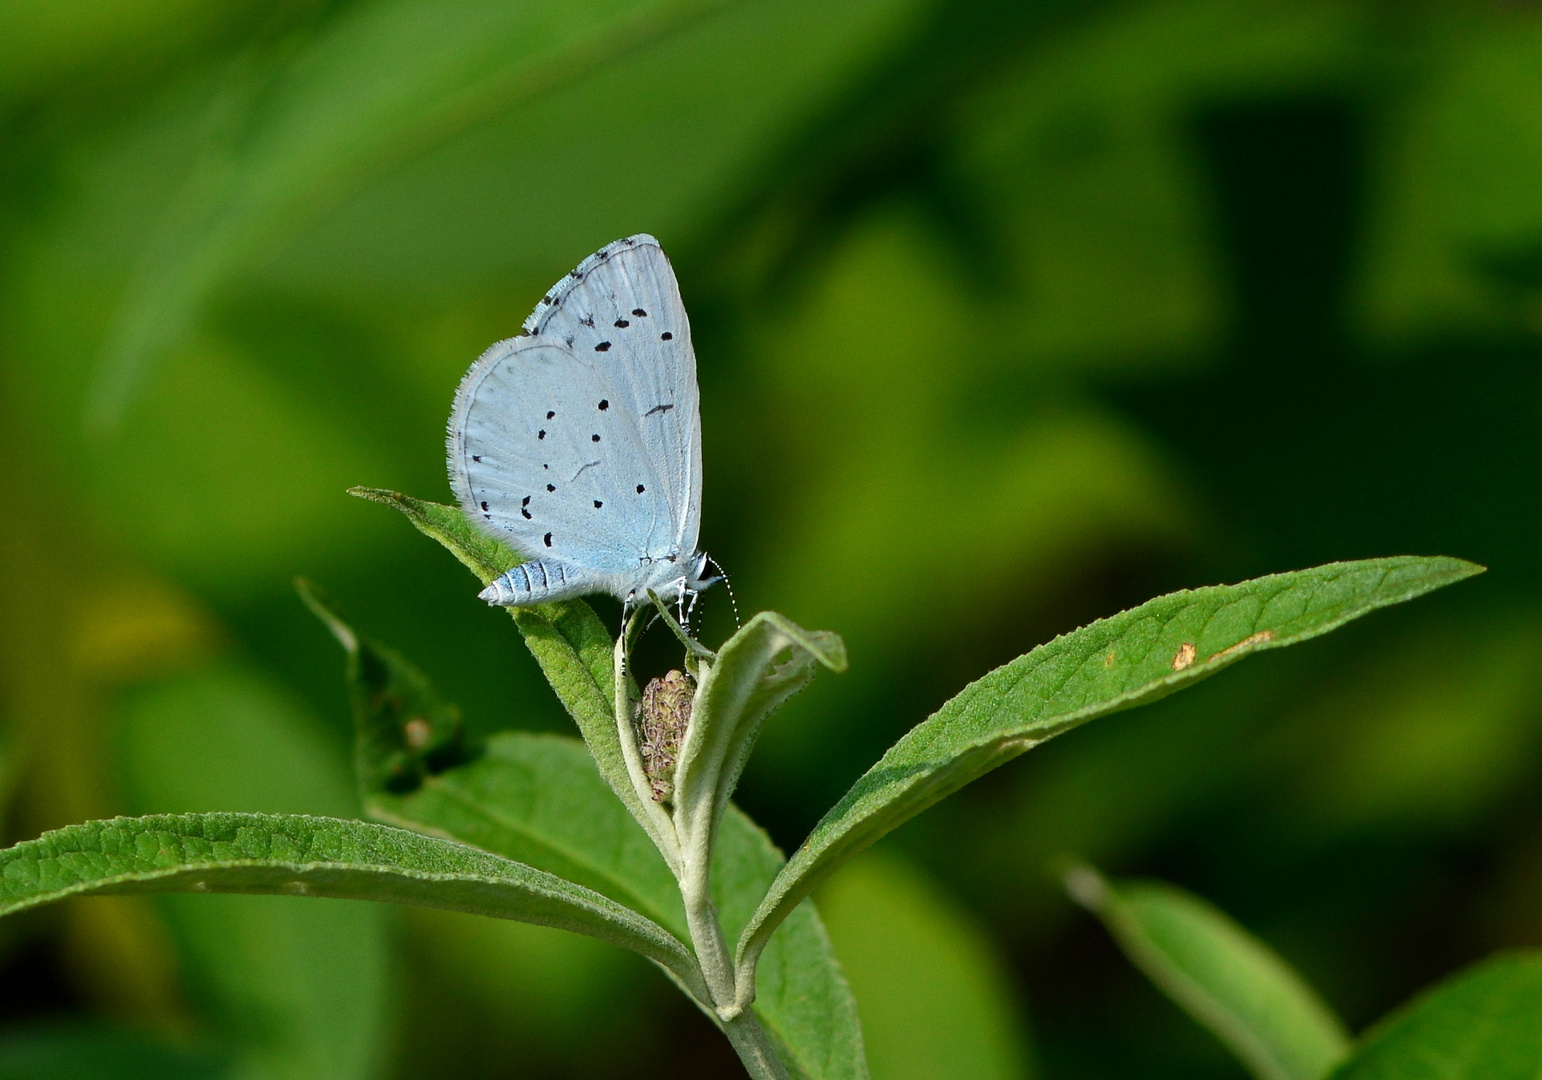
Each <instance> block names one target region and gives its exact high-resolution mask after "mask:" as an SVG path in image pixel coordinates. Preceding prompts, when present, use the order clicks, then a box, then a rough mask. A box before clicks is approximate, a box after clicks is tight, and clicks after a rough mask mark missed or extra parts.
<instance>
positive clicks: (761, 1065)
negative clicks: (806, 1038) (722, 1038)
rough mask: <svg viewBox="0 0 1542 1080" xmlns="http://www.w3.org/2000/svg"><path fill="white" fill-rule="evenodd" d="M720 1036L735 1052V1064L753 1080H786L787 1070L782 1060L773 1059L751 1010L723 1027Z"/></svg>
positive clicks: (769, 1046) (773, 1051)
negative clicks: (743, 1069)
mask: <svg viewBox="0 0 1542 1080" xmlns="http://www.w3.org/2000/svg"><path fill="white" fill-rule="evenodd" d="M723 1034H725V1035H727V1036H728V1041H729V1042H730V1043H732V1044H733V1048H734V1049H735V1050H736V1051H738V1054H739V1060H740V1061H742V1062H743V1063H744V1067H745V1069H746V1070H748V1072H749V1074H750V1076H751V1077H753V1078H754V1080H788V1076H787V1069H786V1067H785V1066H784V1065H783V1064H782V1059H781V1058H779V1057H777V1056H776V1049H775V1048H774V1047H773V1046H772V1045H771V1040H770V1038H768V1037H767V1035H766V1029H765V1028H763V1027H761V1026H760V1021H759V1020H757V1019H755V1011H754V1010H753V1009H745V1010H744V1011H743V1012H742V1013H740V1014H739V1015H738V1016H736V1017H734V1018H733V1019H732V1020H730V1021H728V1022H727V1023H726V1024H724V1025H723Z"/></svg>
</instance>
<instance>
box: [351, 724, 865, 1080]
mask: <svg viewBox="0 0 1542 1080" xmlns="http://www.w3.org/2000/svg"><path fill="white" fill-rule="evenodd" d="M369 810H370V812H371V813H372V814H374V815H375V816H377V817H380V818H381V819H382V820H386V821H391V822H394V823H397V824H401V825H405V826H407V827H409V828H414V829H419V830H423V831H426V832H431V833H434V834H436V835H440V836H448V837H451V838H453V839H456V840H460V841H462V842H464V843H467V844H474V845H476V846H477V847H480V848H483V849H486V850H488V851H493V852H497V853H498V854H500V855H505V856H508V857H511V858H516V859H518V860H519V861H521V862H525V863H529V864H531V865H533V866H538V867H540V868H542V869H544V870H547V871H550V872H552V873H556V874H560V875H561V876H562V877H564V878H567V879H569V880H572V881H576V882H580V883H582V884H583V885H586V886H588V887H589V888H591V889H594V890H595V891H596V892H598V893H601V894H603V895H605V896H608V897H610V898H611V899H613V900H615V901H617V902H618V903H622V904H625V905H626V906H627V907H629V908H633V909H635V910H636V911H639V912H642V913H644V914H645V915H647V916H648V917H649V918H650V919H652V920H653V921H654V922H656V923H658V924H660V925H661V926H664V927H666V928H668V929H669V930H671V931H673V932H674V933H676V934H677V935H683V934H686V933H687V929H686V921H685V911H684V907H683V906H682V904H681V901H680V892H679V888H678V886H677V885H676V884H675V880H674V878H673V876H672V875H671V874H670V872H669V869H668V867H667V866H665V864H664V861H663V859H662V857H661V856H660V855H659V853H658V852H657V851H656V850H655V849H654V847H653V845H652V844H651V843H650V842H649V840H648V837H647V834H646V833H644V832H643V830H642V829H641V828H640V827H639V826H638V824H637V823H636V822H635V821H633V820H632V819H631V818H630V817H628V816H627V814H626V812H625V811H624V810H623V809H622V807H621V806H620V805H619V804H618V803H617V802H616V801H615V800H614V799H613V798H612V797H611V795H610V793H609V792H608V791H607V790H606V788H605V785H604V783H603V781H602V780H601V779H600V777H599V776H598V775H597V774H596V772H595V769H594V764H593V762H591V761H590V759H589V757H588V755H587V754H585V752H584V748H583V746H582V745H581V744H580V743H578V742H577V741H576V740H573V739H569V738H564V737H561V736H556V735H531V734H526V733H522V732H502V733H500V734H498V735H495V736H493V737H492V738H491V739H489V740H488V743H487V747H486V750H485V752H484V753H483V754H482V756H480V757H479V758H477V759H476V760H475V761H473V762H470V763H469V764H467V765H464V766H462V767H460V768H455V769H450V770H448V771H446V772H443V773H440V774H438V775H435V776H430V777H429V778H427V779H426V780H425V781H424V783H423V785H422V786H421V787H420V788H418V789H417V790H415V791H413V792H411V793H408V794H401V795H394V794H391V793H390V792H377V793H376V794H375V795H374V796H373V797H372V798H371V800H370V802H369ZM782 862H783V857H782V855H781V853H780V852H778V851H777V850H776V848H775V847H774V846H773V845H772V844H771V842H770V840H769V839H768V838H767V837H766V835H765V833H763V832H762V831H761V830H760V829H759V828H758V827H757V826H756V825H755V824H754V823H753V822H752V821H750V819H749V818H747V817H745V816H744V814H743V813H741V812H740V811H739V810H738V809H737V808H734V807H730V808H729V810H728V813H727V814H726V816H725V817H724V820H723V824H722V828H721V834H720V836H719V840H718V844H717V848H716V851H715V852H714V861H713V890H714V897H713V898H714V902H715V903H716V905H717V908H718V911H719V913H720V914H721V915H722V917H723V919H724V922H725V924H726V926H727V928H728V930H729V931H730V932H735V931H737V930H738V929H739V928H740V927H741V926H743V924H744V923H745V921H746V920H748V918H749V916H750V914H751V913H752V912H753V911H754V910H755V905H756V904H757V903H758V902H759V900H760V898H761V897H762V896H763V895H764V894H765V890H766V886H767V885H768V884H769V883H770V882H771V880H772V878H774V877H775V876H776V872H777V870H778V869H779V868H780V866H781V865H782ZM755 1010H756V1014H757V1015H758V1016H759V1018H760V1021H761V1024H762V1025H763V1026H764V1027H765V1029H766V1030H767V1032H769V1033H770V1035H771V1037H772V1038H773V1039H775V1040H776V1042H777V1044H778V1047H779V1049H781V1050H782V1051H783V1060H784V1061H785V1062H787V1063H788V1064H789V1065H790V1066H791V1067H793V1068H795V1069H797V1070H798V1072H799V1073H800V1074H801V1075H802V1076H804V1077H807V1078H808V1080H861V1078H863V1077H865V1076H866V1075H867V1067H866V1063H865V1060H864V1058H863V1055H862V1036H861V1031H860V1028H859V1027H858V1023H857V1016H856V1006H855V1003H854V1002H853V1001H852V999H851V993H850V991H849V990H848V989H847V986H846V982H845V979H844V978H843V977H842V976H841V973H840V968H839V966H838V965H837V964H836V961H835V957H834V955H833V953H832V952H831V949H830V943H829V941H828V939H827V938H826V936H825V932H824V927H823V926H822V925H821V924H820V921H819V916H818V914H817V913H816V912H815V911H814V908H813V905H812V904H804V905H802V906H801V907H799V908H798V909H797V910H796V911H794V913H793V914H792V916H791V917H790V918H789V919H788V920H787V923H786V925H785V927H784V929H783V931H782V933H780V934H778V935H777V937H776V941H775V942H773V943H772V946H771V948H769V949H768V950H767V952H766V957H765V960H764V962H763V964H762V971H761V983H760V993H759V996H758V998H757V999H756V1003H755Z"/></svg>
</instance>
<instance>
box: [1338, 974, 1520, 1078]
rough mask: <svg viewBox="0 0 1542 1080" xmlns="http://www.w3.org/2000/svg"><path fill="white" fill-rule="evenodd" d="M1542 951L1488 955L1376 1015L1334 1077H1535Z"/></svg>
mask: <svg viewBox="0 0 1542 1080" xmlns="http://www.w3.org/2000/svg"><path fill="white" fill-rule="evenodd" d="M1539 1076H1542V952H1535V951H1531V952H1522V953H1513V954H1509V955H1501V956H1497V957H1494V958H1492V959H1490V960H1487V961H1485V962H1484V963H1481V964H1478V965H1477V966H1475V967H1472V968H1469V969H1468V970H1467V971H1465V972H1462V973H1461V974H1458V975H1456V976H1455V977H1453V978H1450V979H1447V980H1446V981H1445V982H1443V983H1441V984H1440V985H1438V986H1436V987H1435V988H1434V989H1432V990H1428V991H1426V992H1425V993H1424V994H1422V995H1420V996H1419V997H1418V998H1416V999H1415V1000H1414V1001H1413V1002H1412V1003H1411V1004H1409V1005H1406V1006H1404V1007H1403V1008H1401V1009H1399V1010H1398V1011H1397V1012H1395V1013H1393V1014H1392V1015H1391V1016H1390V1017H1388V1018H1387V1019H1385V1020H1382V1021H1381V1022H1380V1023H1378V1024H1377V1025H1376V1026H1375V1027H1374V1028H1372V1029H1371V1031H1370V1032H1369V1033H1367V1035H1366V1036H1365V1039H1364V1042H1363V1043H1362V1045H1361V1049H1360V1052H1359V1053H1357V1054H1356V1055H1355V1056H1354V1057H1353V1058H1351V1059H1350V1060H1349V1061H1347V1062H1345V1063H1344V1064H1343V1065H1342V1066H1341V1067H1340V1068H1339V1069H1338V1070H1337V1071H1336V1072H1334V1073H1333V1080H1536V1078H1537V1077H1539Z"/></svg>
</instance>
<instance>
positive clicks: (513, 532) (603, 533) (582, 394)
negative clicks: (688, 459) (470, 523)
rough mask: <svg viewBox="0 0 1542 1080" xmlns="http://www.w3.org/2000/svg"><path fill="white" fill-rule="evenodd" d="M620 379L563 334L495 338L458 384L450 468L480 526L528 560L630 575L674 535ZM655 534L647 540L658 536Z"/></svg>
mask: <svg viewBox="0 0 1542 1080" xmlns="http://www.w3.org/2000/svg"><path fill="white" fill-rule="evenodd" d="M629 392H630V391H629V390H628V389H627V388H626V387H625V386H624V385H623V386H618V385H617V384H616V383H615V382H614V381H612V380H611V378H610V377H609V375H608V373H607V372H606V371H605V370H604V369H603V368H602V367H601V366H600V365H599V364H597V363H596V362H595V361H594V359H593V358H591V357H586V356H583V355H580V354H579V353H577V352H575V351H574V350H573V349H572V348H571V347H569V346H568V345H567V344H566V342H564V341H561V340H554V339H551V338H547V337H519V338H513V339H510V340H508V341H503V342H499V343H498V344H497V345H494V346H493V347H492V348H490V349H488V350H487V352H485V353H483V354H482V357H481V358H480V359H479V360H478V361H477V362H476V364H475V365H474V366H473V367H472V369H471V371H470V372H469V373H468V374H467V375H466V377H465V379H463V380H462V382H461V385H460V389H459V391H458V392H457V393H456V397H455V408H454V411H453V413H452V414H451V419H450V431H449V456H450V478H451V483H452V484H453V486H454V488H455V493H456V495H457V497H458V498H459V499H460V502H461V505H462V506H463V507H465V509H466V511H467V513H469V514H470V515H472V518H473V520H475V521H476V522H477V523H478V524H480V525H481V526H482V527H483V528H484V529H486V530H487V531H488V532H490V533H492V534H493V535H495V536H498V537H499V538H500V539H503V540H504V541H506V542H508V543H510V544H511V545H512V546H513V547H514V548H516V549H517V550H518V551H520V552H521V553H522V554H524V555H527V556H530V557H532V558H555V559H558V560H561V561H563V562H566V563H568V564H570V565H572V566H577V567H582V568H584V569H586V570H588V571H591V572H593V573H595V574H600V575H626V574H629V573H630V574H635V573H636V572H637V568H638V566H639V560H640V558H642V557H645V556H647V555H650V554H664V553H665V552H666V551H667V550H668V549H667V544H668V543H669V542H672V539H673V538H672V537H668V536H667V534H668V533H669V531H670V530H671V528H672V526H673V512H672V509H673V508H672V506H671V504H670V501H669V492H668V488H667V486H666V485H665V484H664V483H663V482H662V480H661V479H660V477H659V475H658V472H657V469H656V468H655V459H653V458H652V457H651V456H650V454H649V452H648V451H647V449H646V447H645V446H644V442H643V439H642V436H641V433H640V431H639V430H638V424H637V418H636V416H635V415H634V413H633V410H632V407H631V406H630V405H629V404H628V403H627V400H626V398H627V395H628V394H629ZM656 538H657V539H656Z"/></svg>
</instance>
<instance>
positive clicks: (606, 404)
mask: <svg viewBox="0 0 1542 1080" xmlns="http://www.w3.org/2000/svg"><path fill="white" fill-rule="evenodd" d="M608 408H610V402H609V401H607V400H606V399H605V398H600V405H599V409H600V412H604V411H605V410H606V409H608Z"/></svg>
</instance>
